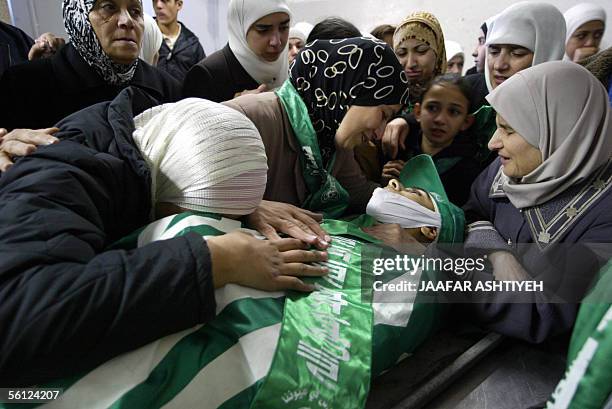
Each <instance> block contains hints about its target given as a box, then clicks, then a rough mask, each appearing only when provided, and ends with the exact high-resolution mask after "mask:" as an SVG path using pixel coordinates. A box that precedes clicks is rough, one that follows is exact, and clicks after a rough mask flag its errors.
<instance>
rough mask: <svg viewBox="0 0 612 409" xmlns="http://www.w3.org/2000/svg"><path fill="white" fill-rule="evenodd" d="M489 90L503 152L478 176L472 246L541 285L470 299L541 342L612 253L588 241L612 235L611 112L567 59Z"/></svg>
mask: <svg viewBox="0 0 612 409" xmlns="http://www.w3.org/2000/svg"><path fill="white" fill-rule="evenodd" d="M487 99H488V100H489V102H490V103H491V105H492V106H493V108H494V109H495V110H496V111H497V123H498V129H497V132H496V133H495V135H494V136H493V138H492V139H491V141H490V142H489V148H490V149H491V150H493V151H495V152H496V153H497V155H498V159H497V160H496V161H495V162H493V163H492V164H491V165H490V166H489V167H488V168H487V170H486V171H485V172H483V173H482V174H481V175H480V176H479V177H478V179H476V181H475V182H474V184H473V185H472V192H471V198H470V200H469V201H468V203H467V204H466V205H465V207H464V210H465V211H466V217H467V219H468V222H471V224H470V225H469V226H468V236H467V238H466V246H467V247H468V248H471V249H479V250H481V251H482V252H484V253H485V254H488V258H489V260H491V261H492V263H493V265H494V272H493V275H494V278H495V279H496V280H513V281H520V282H525V281H528V280H532V279H535V280H538V281H542V282H543V285H544V291H543V292H542V291H536V292H517V293H508V292H506V293H503V292H500V293H498V294H495V295H494V296H491V297H490V298H489V297H488V298H482V299H479V300H478V301H479V302H487V303H491V304H475V305H473V306H472V308H473V309H474V310H475V311H476V314H475V315H473V316H475V317H476V318H477V319H479V320H480V321H481V322H483V323H484V324H486V325H487V326H489V327H490V328H491V329H493V330H495V331H498V332H501V333H505V334H508V335H512V336H517V337H520V338H524V339H527V340H530V341H534V342H540V341H543V340H544V339H545V338H547V337H549V336H552V335H555V334H558V333H561V332H564V331H567V330H569V329H570V328H571V327H572V325H573V322H574V319H575V316H576V303H578V302H580V301H581V297H582V296H583V295H584V293H585V291H586V289H587V288H588V285H589V284H590V280H591V279H592V278H593V275H594V274H595V273H596V272H597V271H598V270H599V268H600V267H601V265H603V264H605V262H606V261H607V259H608V257H609V256H610V254H607V255H606V254H605V253H602V252H601V251H599V252H598V251H593V250H592V248H589V246H593V245H594V244H596V243H609V242H610V238H611V237H612V189H611V187H612V161H611V157H612V138H611V136H612V112H611V111H610V108H609V106H608V101H607V99H608V98H607V93H606V90H605V89H604V87H603V86H602V84H601V83H600V82H599V81H598V80H597V79H596V78H595V77H593V76H592V75H591V74H590V73H589V72H588V71H587V70H586V69H584V68H583V67H580V66H578V65H577V64H573V63H569V62H561V61H555V62H547V63H543V64H540V65H538V66H535V67H532V68H529V69H526V70H524V71H521V72H519V73H517V74H515V75H514V76H513V77H512V78H510V79H509V80H508V81H507V82H505V83H504V84H502V85H500V86H499V87H498V88H496V89H495V90H494V91H493V92H492V93H491V94H490V95H489V96H488V97H487ZM606 251H607V252H608V253H609V244H607V250H606ZM475 278H476V279H478V280H484V279H487V278H486V275H480V276H477V277H475ZM488 279H491V277H490V276H489V278H488ZM517 297H518V298H517ZM517 302H520V303H524V304H514V303H517ZM549 302H555V303H557V304H552V303H549Z"/></svg>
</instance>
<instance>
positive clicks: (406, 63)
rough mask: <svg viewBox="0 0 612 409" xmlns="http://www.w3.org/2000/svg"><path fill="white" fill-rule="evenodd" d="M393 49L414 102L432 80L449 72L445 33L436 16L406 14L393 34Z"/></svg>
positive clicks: (422, 13) (411, 100) (425, 13)
mask: <svg viewBox="0 0 612 409" xmlns="http://www.w3.org/2000/svg"><path fill="white" fill-rule="evenodd" d="M393 50H394V51H395V55H396V56H397V58H398V59H399V61H400V63H401V64H402V66H403V67H404V72H405V73H406V76H407V77H408V88H409V89H410V105H412V104H414V103H416V102H419V100H420V99H421V94H422V92H423V90H424V89H425V88H426V87H427V84H428V83H429V81H431V80H432V79H433V78H434V77H435V76H436V75H440V74H443V73H445V72H446V51H445V48H444V34H443V33H442V27H440V23H439V22H438V19H437V18H436V16H434V15H433V14H431V13H427V12H425V11H418V12H415V13H412V14H410V15H409V16H408V17H406V19H405V20H404V21H403V22H402V24H400V25H399V26H398V27H397V29H395V34H393Z"/></svg>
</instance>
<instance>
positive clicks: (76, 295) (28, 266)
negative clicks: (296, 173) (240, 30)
mask: <svg viewBox="0 0 612 409" xmlns="http://www.w3.org/2000/svg"><path fill="white" fill-rule="evenodd" d="M152 102H154V101H151V99H150V98H149V97H148V96H147V95H146V94H144V93H143V92H142V91H141V90H138V89H134V88H131V87H130V88H128V89H126V90H124V91H122V92H121V93H120V94H119V96H118V97H117V98H116V99H114V100H113V101H112V102H110V103H103V104H97V105H95V106H92V107H89V108H87V109H85V110H82V111H80V112H78V113H75V114H74V115H72V116H69V117H68V118H66V119H65V120H63V121H62V122H61V123H59V124H58V126H59V128H60V131H59V132H58V134H57V136H58V138H59V139H60V142H58V143H56V144H52V145H48V146H43V147H39V148H38V149H37V150H36V152H34V153H32V154H31V155H29V156H26V157H24V158H21V159H20V160H18V161H17V162H16V163H15V165H13V166H12V167H11V169H9V170H8V171H7V172H6V173H4V174H3V175H2V178H0V232H1V233H0V237H1V238H0V299H1V300H2V303H1V306H0V334H2V335H1V336H0V350H2V354H1V356H0V382H1V383H3V384H8V383H10V384H11V385H32V384H37V383H39V382H41V381H44V380H47V379H52V378H56V377H62V376H70V375H74V374H76V373H79V372H80V371H82V370H84V369H87V368H91V367H93V366H96V365H98V364H100V363H101V362H103V361H106V360H108V359H110V358H112V357H114V356H116V355H118V354H120V353H122V352H126V351H129V350H131V349H134V348H136V347H138V346H141V345H143V344H145V343H147V342H150V341H152V340H154V339H157V338H159V337H161V336H164V335H168V334H171V333H174V332H177V331H180V330H182V329H185V328H189V327H192V326H194V325H197V324H200V323H205V322H208V321H210V320H211V319H213V318H214V317H215V314H216V313H215V296H214V289H215V288H219V287H222V286H224V285H225V284H228V283H240V284H242V285H246V286H249V287H255V288H259V289H267V290H278V289H282V288H292V289H295V290H302V291H309V290H311V288H310V287H308V286H307V285H305V284H304V283H303V282H301V281H300V280H299V279H297V278H296V277H293V275H294V274H296V273H297V272H299V271H301V272H302V273H304V272H308V271H310V273H312V274H314V275H321V274H323V273H324V271H323V270H322V269H321V268H318V267H313V266H305V265H303V264H300V261H322V260H324V255H325V254H324V253H321V252H314V253H311V255H310V256H309V258H308V259H306V260H304V259H302V257H303V256H301V255H300V253H299V252H298V253H297V254H296V253H295V252H293V253H291V254H292V259H291V260H287V259H285V256H286V254H287V253H285V250H288V251H290V250H300V249H303V245H302V243H301V242H299V241H296V240H294V239H285V240H280V241H276V242H274V243H273V242H270V241H268V242H264V241H261V240H257V239H255V238H254V237H251V236H248V235H245V234H242V233H232V234H228V235H225V236H223V237H219V238H211V239H208V240H203V239H202V237H201V236H200V235H197V234H193V233H192V234H188V235H185V236H183V237H181V238H176V239H170V240H164V241H160V242H158V243H155V244H151V245H148V246H144V247H141V248H139V249H136V250H123V249H121V247H119V246H113V243H114V242H115V241H117V240H118V239H120V238H122V237H123V236H125V235H127V234H129V233H130V232H131V231H133V230H134V229H135V228H139V227H141V226H143V225H145V224H147V223H149V222H150V221H152V220H153V218H154V217H156V216H157V217H161V216H166V215H169V214H174V213H180V212H183V211H185V210H192V211H196V212H216V213H221V214H224V215H227V216H228V217H232V218H238V217H241V216H244V215H248V214H250V213H252V212H253V211H254V210H255V209H256V208H257V207H258V206H259V205H260V202H261V196H262V195H263V192H264V189H265V186H266V173H267V164H266V162H267V161H266V156H265V150H264V147H263V144H262V141H261V138H260V136H259V133H258V132H257V129H256V128H255V127H254V126H253V124H252V123H250V122H249V121H248V120H247V119H246V118H245V117H244V116H243V115H240V114H239V113H237V112H236V111H234V110H232V109H230V108H227V107H224V106H222V105H218V104H216V103H213V102H210V101H204V100H198V99H187V100H184V101H181V102H179V103H174V104H165V105H162V106H159V107H156V108H155V109H154V110H153V111H145V113H143V114H141V115H138V116H136V118H134V116H135V115H137V114H138V113H139V112H141V111H142V110H143V109H145V108H148V107H150V106H151V105H152ZM153 114H155V115H153ZM228 186H229V188H228ZM230 199H232V201H231V202H230ZM111 246H112V247H111ZM296 256H297V258H296ZM247 264H248V266H249V269H248V270H245V269H244V266H245V265H247ZM286 268H288V269H289V270H292V271H293V272H291V271H289V270H287V269H286ZM294 269H295V270H294ZM310 273H309V274H310Z"/></svg>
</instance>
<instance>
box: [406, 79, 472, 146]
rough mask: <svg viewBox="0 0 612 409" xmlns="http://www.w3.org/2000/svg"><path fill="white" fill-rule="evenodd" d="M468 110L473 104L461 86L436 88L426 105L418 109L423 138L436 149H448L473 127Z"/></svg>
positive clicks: (415, 109)
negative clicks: (461, 132)
mask: <svg viewBox="0 0 612 409" xmlns="http://www.w3.org/2000/svg"><path fill="white" fill-rule="evenodd" d="M468 109H469V101H468V99H467V98H466V97H465V95H463V93H462V92H461V91H460V90H459V88H458V87H457V86H455V85H450V84H443V85H442V84H436V85H433V86H432V87H431V88H430V89H429V91H427V93H426V94H425V95H424V96H423V102H422V103H420V104H416V105H415V107H414V114H415V116H416V119H417V121H419V123H420V124H421V129H422V131H423V137H424V138H427V140H428V141H429V143H431V144H432V145H433V146H436V147H446V146H448V145H450V144H451V143H452V142H453V140H454V139H455V136H456V135H457V133H459V132H460V131H464V130H466V129H467V128H469V126H470V125H471V124H472V122H473V118H472V116H471V115H468Z"/></svg>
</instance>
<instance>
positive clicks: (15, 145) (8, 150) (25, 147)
mask: <svg viewBox="0 0 612 409" xmlns="http://www.w3.org/2000/svg"><path fill="white" fill-rule="evenodd" d="M35 150H36V145H32V144H30V143H24V142H21V141H16V140H8V141H7V140H5V141H4V142H2V151H3V152H2V153H4V154H5V155H12V156H26V155H29V154H31V153H32V152H34V151H35Z"/></svg>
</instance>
